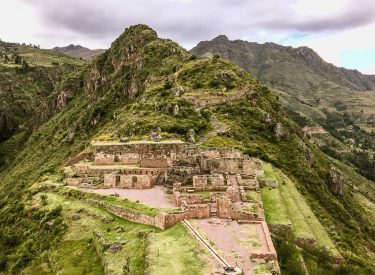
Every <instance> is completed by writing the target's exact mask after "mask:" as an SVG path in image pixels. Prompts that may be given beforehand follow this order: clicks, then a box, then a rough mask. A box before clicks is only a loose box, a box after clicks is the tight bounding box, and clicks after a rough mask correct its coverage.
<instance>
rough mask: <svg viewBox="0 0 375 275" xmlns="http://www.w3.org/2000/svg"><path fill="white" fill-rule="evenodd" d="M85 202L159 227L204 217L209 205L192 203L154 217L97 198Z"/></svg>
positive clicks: (164, 227)
mask: <svg viewBox="0 0 375 275" xmlns="http://www.w3.org/2000/svg"><path fill="white" fill-rule="evenodd" d="M86 202H87V203H88V204H90V205H92V206H95V207H100V208H103V209H105V210H107V211H109V212H111V213H113V214H114V215H116V216H118V217H121V218H124V219H126V220H129V221H132V222H137V223H142V224H146V225H152V226H155V227H158V228H160V229H166V228H169V227H172V226H174V225H175V224H176V223H178V222H179V221H182V220H185V219H204V218H208V217H209V216H210V205H208V204H202V205H194V206H191V207H189V208H188V209H186V210H185V211H182V212H175V213H166V212H160V213H158V214H157V215H156V216H155V217H151V216H148V215H146V214H143V213H141V212H139V211H136V210H132V209H125V208H123V207H121V206H118V205H113V204H110V203H107V202H103V201H99V200H94V199H87V200H86Z"/></svg>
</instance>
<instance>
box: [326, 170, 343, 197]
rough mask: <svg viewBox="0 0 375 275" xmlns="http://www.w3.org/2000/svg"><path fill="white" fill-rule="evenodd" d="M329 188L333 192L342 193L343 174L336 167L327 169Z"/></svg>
mask: <svg viewBox="0 0 375 275" xmlns="http://www.w3.org/2000/svg"><path fill="white" fill-rule="evenodd" d="M328 184H329V189H330V190H331V192H332V193H333V194H336V195H340V196H342V195H343V194H344V185H345V176H344V174H343V173H342V172H341V171H340V170H338V169H337V168H336V167H333V166H332V167H331V170H330V171H329V180H328Z"/></svg>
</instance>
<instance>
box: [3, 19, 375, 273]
mask: <svg viewBox="0 0 375 275" xmlns="http://www.w3.org/2000/svg"><path fill="white" fill-rule="evenodd" d="M178 86H183V89H184V90H185V92H186V93H188V95H189V97H187V98H185V99H184V98H183V97H178V96H176V95H175V92H174V89H176V88H177V87H178ZM62 87H66V88H67V89H70V90H73V91H74V97H73V98H72V99H71V100H70V101H69V102H68V105H67V106H66V107H65V108H63V109H62V110H60V111H59V112H58V113H57V114H55V115H54V116H53V117H52V118H51V119H50V120H49V121H48V122H46V123H45V124H44V125H42V126H41V127H40V128H39V129H38V131H36V132H35V133H33V134H32V135H31V136H30V138H29V139H28V141H27V143H26V145H25V147H24V148H23V151H22V152H21V153H20V154H18V155H17V158H16V159H15V161H14V162H13V164H12V165H10V166H9V167H8V168H7V169H6V170H5V171H4V172H2V173H1V175H0V177H1V178H2V186H1V189H0V195H1V196H0V197H1V198H2V199H1V204H0V206H1V215H0V226H2V227H3V228H4V229H5V230H4V232H6V234H7V232H10V230H12V228H17V229H18V230H17V231H16V232H17V234H15V236H14V238H15V239H17V243H16V244H15V245H13V244H12V243H6V244H2V246H3V247H4V250H3V251H5V253H6V254H7V255H8V256H5V255H4V256H3V258H4V257H5V258H6V259H9V261H8V266H5V268H9V267H10V266H15V268H14V270H20V269H22V267H24V266H25V265H27V264H28V262H29V261H30V259H26V260H25V261H24V262H22V263H17V264H16V263H15V261H16V260H15V259H16V258H15V255H19V254H21V255H23V254H22V253H25V251H24V248H25V245H26V243H25V242H24V240H22V237H21V236H22V230H23V226H24V223H26V222H27V218H26V217H27V215H26V213H25V215H21V216H20V218H19V219H18V220H12V222H9V221H8V220H7V217H8V216H10V215H11V214H12V213H11V210H10V209H9V208H7V207H5V206H6V205H9V204H10V203H13V205H14V206H15V207H22V206H23V204H24V203H25V202H26V201H27V197H25V196H24V195H23V194H24V189H25V188H26V187H27V186H29V185H30V184H32V183H33V182H35V181H37V180H38V178H39V177H40V176H42V175H43V174H45V173H46V172H48V171H52V172H55V171H56V170H57V169H58V167H59V165H60V164H61V163H62V162H63V161H64V160H66V159H67V158H68V157H69V156H72V155H74V154H77V153H78V152H79V151H81V150H83V149H84V148H85V146H87V145H88V143H89V141H90V140H91V139H92V138H94V137H98V136H101V135H109V136H111V135H112V134H114V133H115V132H116V131H117V132H118V133H119V134H120V135H122V136H126V135H130V134H132V135H134V136H135V137H143V136H145V135H148V134H149V132H150V131H151V130H154V129H155V128H156V127H160V128H161V130H162V132H163V133H165V135H166V136H169V137H180V138H183V137H184V136H185V135H186V133H187V131H188V130H189V129H190V128H193V129H194V130H195V132H196V133H197V135H198V136H201V135H204V133H206V132H207V131H209V130H210V125H209V124H210V123H209V117H210V115H211V114H214V115H215V116H216V117H217V118H218V119H219V120H220V121H221V122H223V123H225V124H226V125H227V126H228V129H229V130H228V132H227V133H226V134H225V135H226V139H230V140H232V141H233V142H236V144H238V147H239V148H241V149H242V150H244V151H245V153H247V154H249V155H251V156H257V157H260V158H263V159H264V160H266V161H268V162H270V163H272V164H273V165H275V166H277V167H279V168H280V169H282V170H283V171H284V172H286V173H287V175H288V176H289V177H291V178H293V180H294V181H295V182H296V186H297V188H298V190H299V192H300V193H301V194H302V195H303V196H304V198H305V200H306V201H307V202H308V204H309V206H310V208H311V209H312V210H313V211H314V214H315V215H316V216H317V217H318V218H319V220H320V221H321V223H322V225H323V226H324V227H325V228H326V229H327V228H332V227H334V228H335V230H336V233H337V236H338V237H337V242H336V244H337V245H338V247H339V249H340V252H341V251H342V250H346V251H350V253H343V255H344V257H345V259H346V260H347V262H348V263H350V264H351V265H353V266H355V268H364V267H365V266H369V263H370V262H371V261H372V259H373V256H371V254H370V253H367V251H373V250H374V243H373V240H372V239H371V237H370V236H371V234H372V232H373V230H374V228H373V227H372V225H371V224H370V223H367V222H366V223H363V222H362V218H363V217H362V213H358V214H357V215H356V216H352V215H351V209H353V208H355V207H356V204H355V202H353V201H351V200H350V199H349V195H347V194H345V195H344V197H342V198H340V197H335V196H334V195H332V194H331V193H330V192H329V191H328V190H327V187H326V186H327V182H326V179H327V176H328V171H329V166H330V163H331V160H329V159H328V158H327V157H326V156H325V155H324V154H322V153H321V152H320V151H318V150H317V149H316V148H315V147H313V146H311V145H308V146H309V148H310V150H312V152H313V154H314V156H315V163H314V165H313V166H312V167H310V166H309V164H308V162H307V161H306V160H305V159H304V157H303V156H302V155H301V152H300V151H299V149H298V148H299V142H300V139H301V138H302V134H301V132H300V129H299V128H298V127H297V126H296V125H295V124H294V123H293V122H292V121H291V120H290V119H289V118H288V117H287V116H286V115H285V114H284V113H283V112H282V111H281V107H280V104H279V103H278V102H277V100H276V97H275V96H274V95H273V94H272V92H271V91H270V90H269V89H267V88H265V87H262V86H261V85H259V84H258V83H257V81H256V80H255V79H253V78H252V77H251V76H250V75H248V74H246V73H245V72H244V71H242V70H241V69H239V68H237V67H235V66H234V65H232V64H231V63H229V62H227V61H223V60H221V59H214V60H212V61H211V60H194V59H193V58H192V57H191V56H190V55H189V54H188V53H187V52H186V51H184V50H183V49H182V48H180V47H179V46H178V45H177V44H175V43H173V42H171V41H169V40H161V39H157V37H156V34H155V33H154V32H153V31H152V30H150V29H149V28H147V27H145V26H136V27H132V28H130V29H129V30H128V31H127V32H125V33H124V34H123V35H122V36H120V38H119V39H118V40H116V41H115V42H114V43H113V44H112V47H111V49H110V50H108V51H107V52H106V53H104V54H103V55H101V56H99V57H98V58H97V59H96V61H95V62H94V63H93V64H92V65H90V66H89V67H87V68H84V69H83V70H82V71H81V72H79V73H77V74H75V75H74V76H72V77H71V78H70V79H69V81H66V82H65V83H64V84H63V86H62ZM244 91H245V92H246V93H247V95H246V97H245V98H241V99H240V100H238V101H237V102H232V103H231V104H225V103H224V104H221V105H218V106H211V107H206V108H204V109H202V110H197V109H196V106H195V105H194V104H195V103H196V101H195V99H196V98H198V97H199V96H200V95H201V94H202V93H204V94H205V95H208V96H209V95H210V94H214V95H215V97H220V96H221V97H223V96H225V95H227V94H228V93H229V94H231V93H240V92H244ZM176 103H177V104H178V105H179V106H180V110H181V111H180V114H178V115H173V106H174V105H175V104H176ZM156 104H157V105H156ZM266 112H268V113H269V114H270V115H271V117H273V119H274V122H272V123H271V124H267V123H264V122H263V116H264V115H265V113H266ZM276 121H277V122H279V123H282V125H283V127H284V128H285V130H286V131H287V133H288V137H287V138H284V139H280V140H278V139H276V138H275V135H274V132H273V129H274V127H275V122H276ZM221 141H222V140H220V139H219V142H221ZM9 191H12V192H11V193H10V192H9ZM360 221H361V222H360ZM37 230H38V227H37V226H36V225H34V224H32V225H31V226H30V227H29V231H30V232H37ZM358 232H360V234H358ZM53 236H54V235H53V234H52V232H50V233H48V234H46V238H47V237H48V238H51V239H52V238H53ZM31 241H33V242H34V244H35V245H39V240H38V239H37V238H35V239H34V238H33V239H31ZM56 241H58V238H57V239H56ZM279 247H280V246H279ZM45 249H47V248H43V249H41V250H40V251H39V252H37V253H35V254H34V255H33V257H35V256H38V255H40V253H41V252H42V251H43V250H45ZM0 256H1V255H0ZM0 259H2V258H0ZM31 259H32V258H31ZM280 260H281V261H282V260H283V259H282V258H281V259H280ZM0 263H1V261H0ZM3 268H4V267H3Z"/></svg>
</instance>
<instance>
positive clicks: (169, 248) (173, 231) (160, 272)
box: [147, 223, 207, 275]
mask: <svg viewBox="0 0 375 275" xmlns="http://www.w3.org/2000/svg"><path fill="white" fill-rule="evenodd" d="M205 253H206V252H205V251H204V250H203V249H202V248H200V247H199V245H198V243H197V241H196V240H195V239H194V237H193V236H192V235H190V234H189V232H187V230H186V228H185V227H184V226H183V225H182V224H181V223H178V224H176V225H175V226H174V227H172V228H169V229H167V230H164V231H162V232H158V233H154V234H151V235H150V237H149V245H148V254H147V258H148V261H149V266H148V269H147V270H148V272H149V273H150V274H155V275H164V274H171V273H173V274H191V275H195V274H206V272H207V266H206V263H205V262H204V258H205V257H207V256H206V255H205Z"/></svg>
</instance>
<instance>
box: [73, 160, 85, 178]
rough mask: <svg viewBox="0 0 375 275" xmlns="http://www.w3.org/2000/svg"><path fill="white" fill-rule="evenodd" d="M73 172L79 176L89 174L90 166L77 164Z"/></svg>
mask: <svg viewBox="0 0 375 275" xmlns="http://www.w3.org/2000/svg"><path fill="white" fill-rule="evenodd" d="M73 170H74V171H75V172H76V174H77V176H83V175H86V174H87V173H88V172H89V166H88V165H87V164H85V163H77V164H75V165H74V167H73Z"/></svg>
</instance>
